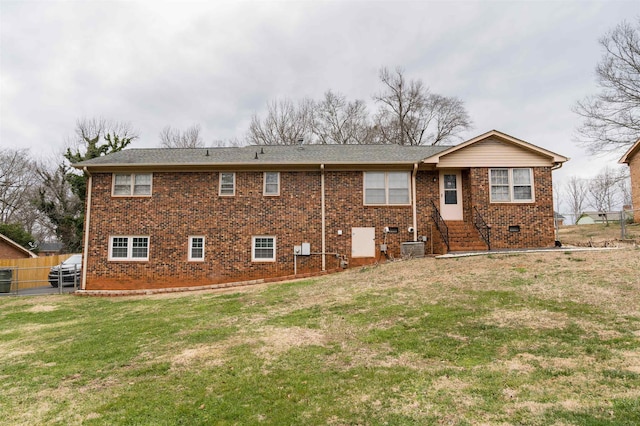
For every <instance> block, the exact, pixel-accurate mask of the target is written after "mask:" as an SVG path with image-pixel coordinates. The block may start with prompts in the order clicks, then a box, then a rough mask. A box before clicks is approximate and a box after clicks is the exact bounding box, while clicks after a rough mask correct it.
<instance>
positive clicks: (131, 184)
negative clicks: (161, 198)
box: [112, 173, 153, 197]
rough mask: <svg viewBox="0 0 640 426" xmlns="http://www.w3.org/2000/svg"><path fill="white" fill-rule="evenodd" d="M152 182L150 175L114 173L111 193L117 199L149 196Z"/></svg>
mask: <svg viewBox="0 0 640 426" xmlns="http://www.w3.org/2000/svg"><path fill="white" fill-rule="evenodd" d="M152 181H153V175H152V174H151V173H114V174H113V190H112V193H113V195H114V196H119V197H131V196H149V195H151V183H152Z"/></svg>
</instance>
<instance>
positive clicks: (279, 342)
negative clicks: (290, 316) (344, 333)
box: [258, 326, 326, 358]
mask: <svg viewBox="0 0 640 426" xmlns="http://www.w3.org/2000/svg"><path fill="white" fill-rule="evenodd" d="M258 334H259V335H260V337H259V340H260V341H261V342H262V344H263V346H262V347H261V348H260V349H259V350H258V352H259V353H260V354H261V355H262V356H265V357H267V358H270V357H272V356H274V355H278V354H281V353H283V352H286V351H288V350H289V349H291V348H294V347H301V346H324V345H325V343H326V338H325V335H324V333H323V332H321V331H319V330H311V329H308V328H302V327H287V328H284V327H271V326H265V327H262V328H260V329H259V330H258Z"/></svg>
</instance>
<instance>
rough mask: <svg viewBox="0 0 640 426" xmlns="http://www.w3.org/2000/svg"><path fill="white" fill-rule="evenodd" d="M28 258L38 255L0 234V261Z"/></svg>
mask: <svg viewBox="0 0 640 426" xmlns="http://www.w3.org/2000/svg"><path fill="white" fill-rule="evenodd" d="M30 257H38V255H37V254H35V253H33V252H32V251H31V250H28V249H26V248H24V247H22V246H21V245H20V244H18V243H16V242H15V241H13V240H12V239H10V238H9V237H7V236H5V235H3V234H0V259H28V258H30Z"/></svg>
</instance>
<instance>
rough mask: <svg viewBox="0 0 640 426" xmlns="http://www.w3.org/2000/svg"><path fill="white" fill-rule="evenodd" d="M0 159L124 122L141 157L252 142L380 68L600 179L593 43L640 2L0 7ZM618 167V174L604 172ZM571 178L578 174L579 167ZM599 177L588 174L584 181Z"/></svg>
mask: <svg viewBox="0 0 640 426" xmlns="http://www.w3.org/2000/svg"><path fill="white" fill-rule="evenodd" d="M0 8H1V9H2V10H1V13H0V19H1V22H0V24H1V29H0V43H1V49H0V50H1V53H0V55H1V63H0V67H1V69H0V71H1V74H0V78H1V83H0V84H1V87H0V89H1V94H0V114H1V123H0V143H1V144H2V145H3V146H13V147H25V148H30V149H31V150H32V151H33V152H43V151H46V150H57V151H59V150H60V149H61V148H62V147H63V146H64V144H65V137H66V136H68V135H70V134H71V133H72V132H73V128H74V125H75V121H76V119H78V118H80V117H99V116H102V117H105V118H110V119H114V120H123V121H130V122H131V123H132V124H133V125H134V126H135V127H137V128H138V129H139V130H140V134H141V139H140V140H139V141H138V142H136V146H139V147H151V146H157V145H158V133H159V132H160V130H161V129H162V127H164V126H166V125H171V126H174V127H186V126H189V125H191V124H194V123H200V124H201V126H202V129H203V136H204V138H205V140H206V141H207V142H212V141H214V140H218V139H228V138H232V137H242V136H243V135H244V132H245V129H246V128H247V126H248V123H249V120H250V119H251V115H252V114H254V113H256V112H257V113H260V112H261V111H263V110H264V108H265V105H266V103H267V101H269V100H274V99H277V98H283V97H289V98H293V99H300V98H303V97H312V98H319V97H321V96H322V94H323V92H324V91H326V90H327V89H333V90H335V91H338V92H342V93H344V94H346V95H347V96H348V97H349V98H351V99H363V100H365V101H367V102H368V104H369V105H370V107H371V108H374V106H373V104H372V101H371V95H372V94H373V93H374V92H376V91H378V90H380V86H379V83H378V78H377V73H378V69H379V68H380V67H381V66H389V67H392V68H393V67H395V66H402V67H404V68H405V70H406V74H407V76H408V77H410V78H420V79H422V80H423V81H424V82H425V84H426V85H428V86H429V87H430V88H431V89H432V90H433V91H434V92H437V93H441V94H444V95H449V96H458V97H459V98H461V99H462V100H463V101H464V102H465V103H466V106H467V108H468V110H469V112H470V115H471V117H472V118H473V120H474V122H475V128H474V130H473V131H471V132H468V134H466V135H465V136H466V137H472V136H475V135H477V134H480V133H483V132H485V131H487V130H490V129H494V128H495V129H498V130H501V131H504V132H506V133H509V134H511V135H513V136H516V137H519V138H522V139H525V140H527V141H530V142H532V143H535V144H539V145H541V146H543V147H545V148H548V149H551V150H554V151H557V152H559V153H561V154H564V155H568V156H570V157H573V158H574V161H572V162H570V163H568V164H567V165H566V166H565V167H564V168H563V169H562V170H561V171H560V172H559V173H558V174H557V175H558V176H564V175H568V174H581V173H584V172H585V169H588V171H589V172H593V171H594V169H596V170H597V168H599V167H597V166H596V164H602V165H604V161H605V160H603V159H600V160H596V159H591V158H587V157H586V156H585V154H584V153H583V152H582V150H581V149H580V147H578V146H576V145H575V143H574V142H573V139H572V138H573V132H574V129H575V126H576V125H577V123H578V121H577V117H575V115H574V114H573V113H572V112H571V105H572V104H573V103H574V102H575V101H576V100H578V99H581V98H582V97H584V96H586V95H588V94H590V93H593V92H595V90H596V86H595V83H594V72H593V69H594V67H595V64H596V63H597V61H598V59H599V58H600V55H601V52H600V49H599V45H598V43H597V40H598V38H599V37H601V36H602V35H603V34H604V33H605V32H606V31H607V30H609V29H610V28H612V27H613V26H615V25H616V24H617V23H619V22H620V21H622V20H623V19H634V18H635V16H637V15H639V14H640V5H639V4H637V3H636V2H608V1H593V2H588V1H570V2H468V1H465V2H447V3H445V2H429V1H425V2H395V1H393V2H392V1H388V2H360V1H353V2H264V1H262V2H258V1H256V2H231V1H228V2H225V1H223V2H211V3H208V2H184V3H183V2H62V1H46V2H45V1H42V2H37V1H36V2H13V1H3V2H2V3H0ZM609 161H610V159H609ZM573 164H575V165H576V166H575V167H574V166H573ZM585 164H589V167H584V165H585Z"/></svg>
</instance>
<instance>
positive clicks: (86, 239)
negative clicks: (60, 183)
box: [80, 167, 93, 290]
mask: <svg viewBox="0 0 640 426" xmlns="http://www.w3.org/2000/svg"><path fill="white" fill-rule="evenodd" d="M82 170H83V171H84V172H85V173H86V174H87V175H88V176H89V179H88V180H87V206H86V207H87V208H86V209H85V212H84V247H83V250H82V284H81V285H80V288H81V289H82V290H85V289H86V282H87V258H88V255H89V222H90V221H91V192H92V190H91V189H92V184H93V176H91V173H89V170H88V169H87V168H86V167H83V168H82Z"/></svg>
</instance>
